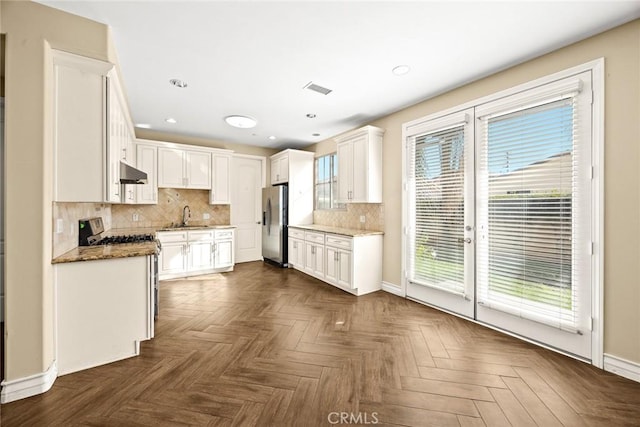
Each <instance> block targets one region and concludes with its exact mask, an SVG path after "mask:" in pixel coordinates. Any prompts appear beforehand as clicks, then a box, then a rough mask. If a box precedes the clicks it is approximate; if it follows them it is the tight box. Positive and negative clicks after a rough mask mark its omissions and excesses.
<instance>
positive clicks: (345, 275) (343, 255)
mask: <svg viewBox="0 0 640 427" xmlns="http://www.w3.org/2000/svg"><path fill="white" fill-rule="evenodd" d="M351 257H352V253H351V252H350V251H345V250H342V249H338V251H337V253H336V259H337V264H338V266H337V268H336V273H337V274H336V283H337V284H338V286H342V287H347V288H352V287H353V280H352V272H351V265H352V260H351Z"/></svg>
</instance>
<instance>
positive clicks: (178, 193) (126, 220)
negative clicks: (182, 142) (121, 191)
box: [111, 188, 231, 228]
mask: <svg viewBox="0 0 640 427" xmlns="http://www.w3.org/2000/svg"><path fill="white" fill-rule="evenodd" d="M187 205H188V206H189V209H190V210H191V220H190V221H189V224H191V225H225V224H229V223H230V221H231V218H230V208H229V205H210V204H209V190H184V189H173V188H159V189H158V204H157V205H112V206H111V216H112V217H111V225H112V227H113V228H139V227H169V226H171V225H172V224H179V223H181V222H182V210H183V208H184V207H185V206H187ZM134 214H135V215H137V216H138V221H134V220H133V216H134ZM204 214H209V216H210V218H209V219H203V215H204Z"/></svg>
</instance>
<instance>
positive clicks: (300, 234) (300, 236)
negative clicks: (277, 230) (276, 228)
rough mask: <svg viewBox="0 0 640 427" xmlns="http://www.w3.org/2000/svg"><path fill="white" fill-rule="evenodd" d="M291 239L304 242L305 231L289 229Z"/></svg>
mask: <svg viewBox="0 0 640 427" xmlns="http://www.w3.org/2000/svg"><path fill="white" fill-rule="evenodd" d="M289 237H293V238H295V239H302V240H304V230H300V229H299V228H289Z"/></svg>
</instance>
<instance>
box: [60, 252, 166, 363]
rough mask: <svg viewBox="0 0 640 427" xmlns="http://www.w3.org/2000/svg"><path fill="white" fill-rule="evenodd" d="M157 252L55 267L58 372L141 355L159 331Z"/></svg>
mask: <svg viewBox="0 0 640 427" xmlns="http://www.w3.org/2000/svg"><path fill="white" fill-rule="evenodd" d="M152 263H153V256H139V257H128V258H113V259H105V260H95V261H82V262H70V263H63V264H56V265H55V266H54V283H55V295H56V322H55V325H56V345H57V353H58V354H57V362H58V372H59V375H65V374H69V373H72V372H76V371H80V370H83V369H88V368H93V367H95V366H99V365H104V364H106V363H111V362H114V361H116V360H121V359H125V358H127V357H132V356H136V355H138V354H139V351H140V341H144V340H148V339H151V338H153V335H154V323H153V322H154V310H153V306H154V292H153V277H152V274H151V271H152V265H153V264H152Z"/></svg>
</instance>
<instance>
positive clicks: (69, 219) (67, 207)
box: [53, 202, 111, 258]
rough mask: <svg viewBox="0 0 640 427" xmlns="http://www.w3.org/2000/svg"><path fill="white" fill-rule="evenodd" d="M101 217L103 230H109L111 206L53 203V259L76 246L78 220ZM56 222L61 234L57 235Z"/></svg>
mask: <svg viewBox="0 0 640 427" xmlns="http://www.w3.org/2000/svg"><path fill="white" fill-rule="evenodd" d="M94 216H100V217H102V221H103V224H104V228H105V230H108V229H110V228H111V205H109V204H104V203H67V202H54V203H53V257H54V258H55V257H57V256H59V255H62V254H63V253H65V252H68V251H70V250H71V249H73V248H75V247H76V246H78V220H79V219H82V218H90V217H94ZM58 220H60V221H61V223H60V225H61V226H62V232H60V233H57V232H56V230H57V228H58Z"/></svg>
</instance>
